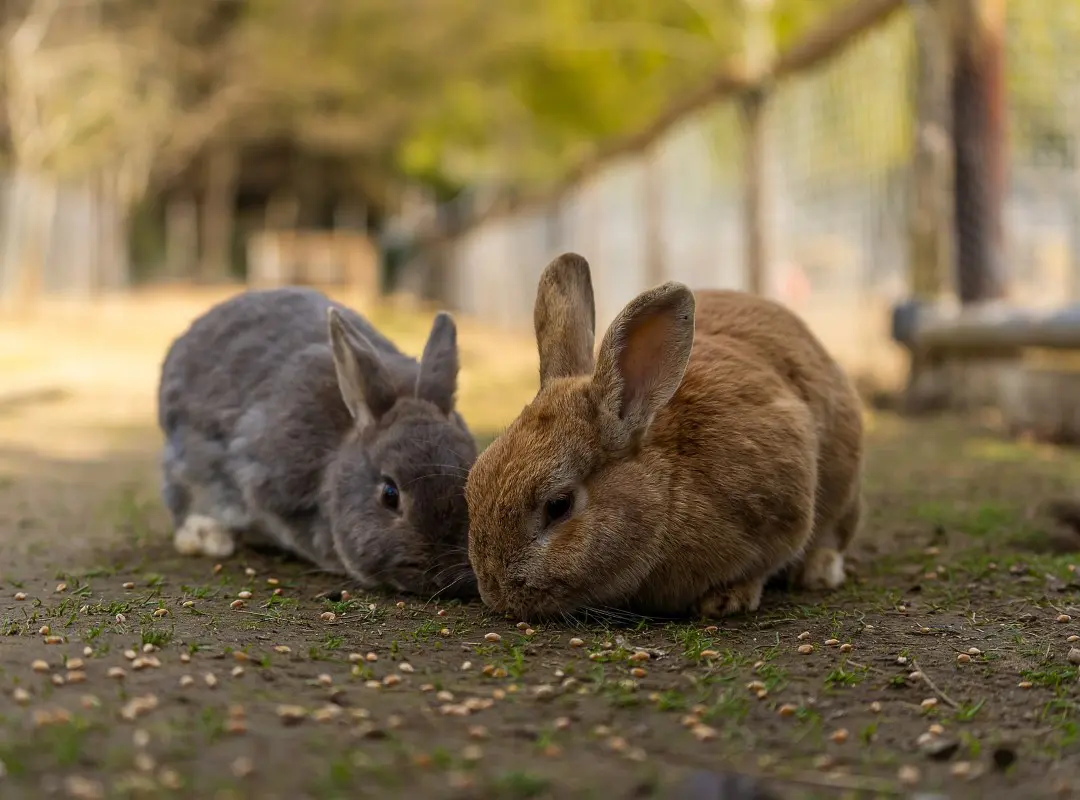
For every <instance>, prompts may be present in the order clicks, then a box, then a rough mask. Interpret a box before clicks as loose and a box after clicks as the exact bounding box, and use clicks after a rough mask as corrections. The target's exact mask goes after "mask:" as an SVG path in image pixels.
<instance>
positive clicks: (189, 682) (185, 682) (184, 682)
mask: <svg viewBox="0 0 1080 800" xmlns="http://www.w3.org/2000/svg"><path fill="white" fill-rule="evenodd" d="M194 685H195V679H194V678H193V677H191V676H190V675H181V676H180V688H181V689H187V688H189V687H191V686H194Z"/></svg>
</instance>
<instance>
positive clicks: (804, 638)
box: [795, 631, 810, 642]
mask: <svg viewBox="0 0 1080 800" xmlns="http://www.w3.org/2000/svg"><path fill="white" fill-rule="evenodd" d="M795 638H796V639H798V640H799V641H800V642H805V641H807V640H808V639H809V638H810V631H803V632H802V633H800V634H799V635H798V636H796V637H795Z"/></svg>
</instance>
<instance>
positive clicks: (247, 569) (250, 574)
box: [244, 567, 255, 578]
mask: <svg viewBox="0 0 1080 800" xmlns="http://www.w3.org/2000/svg"><path fill="white" fill-rule="evenodd" d="M244 574H245V575H247V576H248V577H249V578H254V577H255V568H254V567H244Z"/></svg>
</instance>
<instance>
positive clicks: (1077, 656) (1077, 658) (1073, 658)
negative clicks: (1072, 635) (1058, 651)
mask: <svg viewBox="0 0 1080 800" xmlns="http://www.w3.org/2000/svg"><path fill="white" fill-rule="evenodd" d="M1067 658H1068V659H1069V663H1070V664H1078V665H1080V650H1078V649H1076V648H1075V647H1070V648H1069V655H1068V656H1067Z"/></svg>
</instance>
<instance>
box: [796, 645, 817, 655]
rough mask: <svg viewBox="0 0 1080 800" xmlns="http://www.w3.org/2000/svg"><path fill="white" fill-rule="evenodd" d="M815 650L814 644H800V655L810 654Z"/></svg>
mask: <svg viewBox="0 0 1080 800" xmlns="http://www.w3.org/2000/svg"><path fill="white" fill-rule="evenodd" d="M813 652H814V646H813V645H812V644H800V645H799V655H803V656H808V655H810V654H811V653H813Z"/></svg>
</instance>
